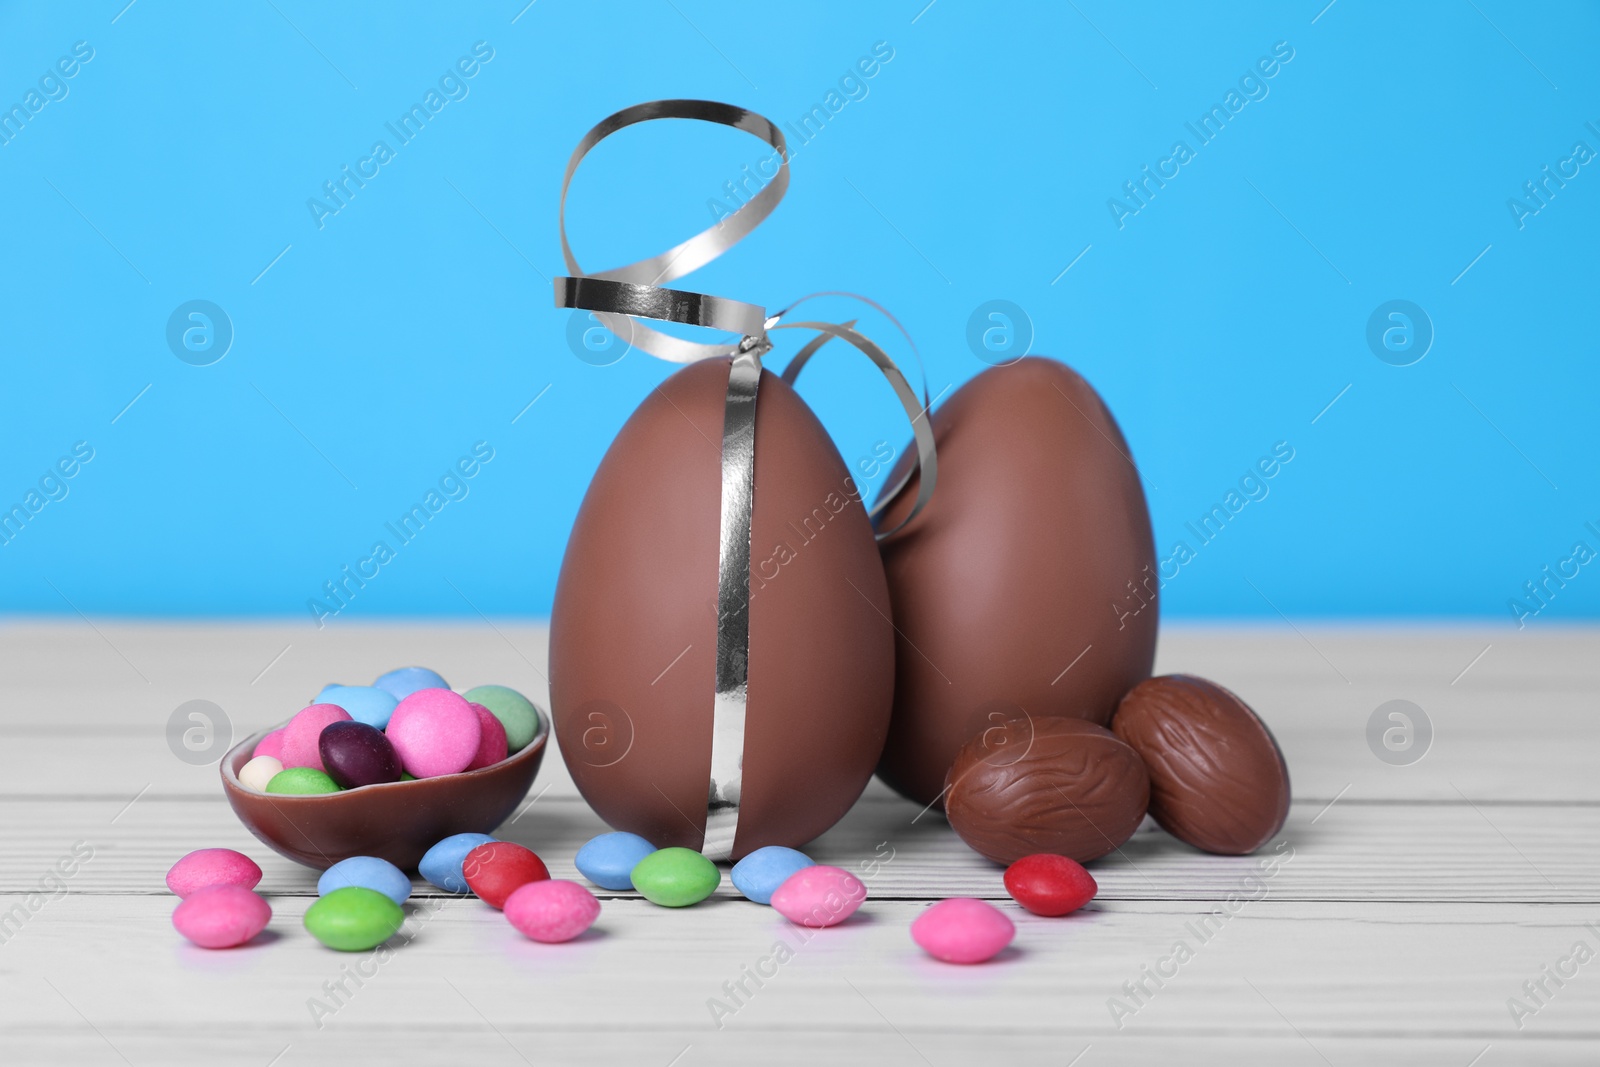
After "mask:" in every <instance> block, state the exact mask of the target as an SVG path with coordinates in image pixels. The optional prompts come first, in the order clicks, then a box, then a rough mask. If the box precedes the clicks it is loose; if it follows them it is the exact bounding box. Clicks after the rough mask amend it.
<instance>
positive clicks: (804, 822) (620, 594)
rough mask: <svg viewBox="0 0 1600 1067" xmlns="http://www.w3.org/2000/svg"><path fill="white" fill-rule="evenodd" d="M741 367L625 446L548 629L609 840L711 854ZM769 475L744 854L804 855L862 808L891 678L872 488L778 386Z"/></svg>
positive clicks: (705, 365) (557, 691)
mask: <svg viewBox="0 0 1600 1067" xmlns="http://www.w3.org/2000/svg"><path fill="white" fill-rule="evenodd" d="M729 366H730V361H729V360H728V359H711V360H705V361H702V362H699V363H694V364H691V365H689V366H687V367H685V368H684V369H682V370H680V371H678V372H677V373H676V374H674V375H673V376H672V377H671V378H669V379H667V380H666V381H665V382H663V383H662V384H661V385H660V386H659V387H657V388H656V389H655V390H654V391H653V392H652V393H651V394H650V396H649V397H647V398H646V399H645V401H644V403H643V404H641V405H640V406H639V409H638V410H637V411H636V412H634V414H633V415H632V417H630V418H629V419H628V421H627V423H626V424H624V425H623V427H622V429H621V430H620V431H619V432H618V434H617V437H616V440H615V441H613V442H612V444H611V447H610V449H609V450H608V451H607V452H606V455H605V458H604V459H603V460H602V461H601V463H600V467H599V469H598V470H597V471H596V472H595V476H594V480H593V482H592V483H591V484H590V486H589V491H588V493H587V495H586V496H585V497H584V501H583V506H582V507H581V508H580V509H579V512H578V516H577V519H576V521H575V522H574V524H573V528H572V535H571V538H570V540H569V541H568V543H567V551H566V556H565V558H564V559H563V560H562V563H561V574H560V579H559V581H558V583H557V586H556V593H555V603H554V606H553V610H552V612H551V619H550V704H551V713H552V718H553V722H554V725H555V731H556V737H557V739H558V741H559V742H560V744H561V754H562V756H563V757H564V758H565V759H566V762H567V767H568V768H569V769H570V771H571V772H572V778H573V780H574V781H575V782H576V783H577V786H578V789H579V790H580V791H581V792H582V794H583V796H584V799H585V800H587V801H588V802H589V804H590V806H592V807H593V808H594V810H595V811H596V812H597V813H598V814H599V815H600V817H601V818H603V819H604V820H605V821H606V822H607V823H609V824H610V825H611V826H612V827H614V828H616V829H618V830H626V831H628V832H630V833H635V834H638V835H640V836H642V837H644V838H645V839H647V840H649V841H652V842H654V843H655V844H656V845H657V846H659V847H661V848H663V849H667V848H672V847H686V848H692V849H696V850H699V849H701V848H703V847H705V846H706V835H705V828H706V822H707V797H708V786H709V783H710V778H711V750H712V724H713V708H714V704H715V700H716V655H717V636H718V625H719V620H718V608H717V604H718V599H717V597H718V589H717V581H718V547H719V540H720V525H719V516H720V514H721V506H722V489H723V485H722V429H723V414H724V410H725V408H726V406H727V393H728V375H729ZM754 477H755V491H754V506H753V512H752V530H751V538H750V553H751V566H750V599H749V602H748V605H749V656H748V660H747V663H748V670H749V684H748V690H747V701H746V706H745V713H744V739H743V745H742V749H741V751H742V753H743V776H742V783H741V785H740V787H739V809H738V829H737V834H736V836H735V837H734V841H733V845H732V849H731V858H733V859H736V860H737V859H740V858H742V857H743V856H745V855H746V854H748V853H750V852H752V851H754V850H755V849H757V848H760V847H762V846H764V845H787V846H790V847H795V846H799V845H803V844H805V843H806V842H808V841H810V840H811V839H812V838H814V837H817V836H818V835H820V834H821V833H823V832H824V831H825V830H827V829H828V828H829V827H831V826H832V825H833V824H834V823H835V822H837V821H838V820H839V818H840V817H841V816H843V815H844V813H845V812H846V811H848V810H849V808H850V806H851V805H852V804H853V803H854V802H855V800H856V798H857V797H858V796H860V795H861V791H862V789H863V788H864V787H865V786H866V783H867V781H868V780H869V779H870V778H871V776H872V771H873V767H874V766H875V765H876V763H877V760H878V755H879V753H880V752H881V751H882V748H883V740H884V736H885V734H886V732H887V730H888V724H889V708H890V702H891V700H892V697H893V693H892V688H893V684H894V629H893V627H892V625H891V623H890V621H889V619H890V612H889V601H888V590H887V588H886V586H885V584H884V577H883V565H882V563H881V562H880V560H879V558H878V551H877V547H876V544H875V543H874V541H873V533H872V528H871V525H870V523H869V522H868V520H867V514H866V509H865V508H864V507H863V505H862V503H861V500H860V490H859V488H858V487H857V486H856V484H855V482H854V480H853V479H852V478H851V476H850V473H849V471H848V469H847V468H846V467H845V465H844V462H843V460H842V459H841V458H840V456H839V453H838V450H837V449H836V448H835V447H834V445H833V442H832V441H831V440H830V439H829V437H828V435H827V432H826V431H825V430H824V429H823V427H822V424H821V422H820V421H818V419H817V417H816V415H815V414H813V413H812V411H811V409H810V408H809V407H807V406H806V404H805V402H804V401H803V400H801V399H800V396H799V395H798V394H797V393H796V392H795V391H794V390H793V389H792V388H790V387H789V386H788V385H787V384H785V383H784V382H783V380H782V379H780V378H778V377H776V376H774V375H772V374H771V373H766V372H764V373H763V374H762V375H761V380H760V385H759V389H758V393H757V397H756V409H755V475H754ZM1124 688H1126V687H1124Z"/></svg>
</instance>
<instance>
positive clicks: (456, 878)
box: [417, 834, 494, 893]
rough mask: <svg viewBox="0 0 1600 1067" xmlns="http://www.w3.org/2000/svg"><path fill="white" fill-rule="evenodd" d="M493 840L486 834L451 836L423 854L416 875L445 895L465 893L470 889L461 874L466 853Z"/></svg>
mask: <svg viewBox="0 0 1600 1067" xmlns="http://www.w3.org/2000/svg"><path fill="white" fill-rule="evenodd" d="M493 840H494V838H492V837H490V836H489V835H488V834H452V835H451V836H450V837H447V838H445V839H444V840H442V841H439V842H438V843H436V844H435V845H434V846H433V847H432V848H430V849H428V851H427V852H426V853H424V854H423V856H422V860H421V861H420V862H419V863H418V864H417V873H418V874H420V875H422V877H424V878H426V879H427V880H428V881H429V883H430V884H432V885H433V886H434V887H435V888H438V889H443V890H444V891H445V892H446V893H465V892H467V891H468V889H469V888H470V887H469V886H468V885H467V879H466V877H465V876H464V875H463V874H462V873H461V864H462V862H463V861H464V860H465V859H466V858H467V853H469V852H471V851H472V850H473V849H475V848H477V847H478V846H479V845H487V844H488V843H489V842H491V841H493Z"/></svg>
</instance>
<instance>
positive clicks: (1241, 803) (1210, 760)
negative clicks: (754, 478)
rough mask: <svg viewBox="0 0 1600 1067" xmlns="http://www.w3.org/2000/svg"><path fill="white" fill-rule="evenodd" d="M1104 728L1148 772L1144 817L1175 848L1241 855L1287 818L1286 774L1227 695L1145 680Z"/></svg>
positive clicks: (1263, 736) (1250, 717)
mask: <svg viewBox="0 0 1600 1067" xmlns="http://www.w3.org/2000/svg"><path fill="white" fill-rule="evenodd" d="M1111 726H1112V729H1113V730H1115V731H1116V734H1117V736H1118V737H1120V738H1122V739H1123V740H1124V741H1126V742H1127V743H1128V744H1129V745H1131V746H1133V749H1134V750H1135V751H1136V752H1138V753H1139V755H1140V757H1141V758H1142V759H1143V760H1144V763H1145V766H1146V767H1147V768H1148V769H1149V772H1150V815H1151V817H1152V818H1154V819H1155V820H1156V822H1158V823H1160V824H1161V826H1162V827H1163V828H1164V829H1165V830H1166V831H1167V832H1168V833H1170V834H1171V835H1172V836H1173V837H1176V838H1177V839H1178V840H1180V841H1184V842H1186V843H1188V844H1191V845H1193V846H1195V847H1196V848H1200V849H1204V850H1205V851H1207V852H1216V853H1220V854H1222V855H1224V856H1243V855H1246V854H1248V853H1251V852H1254V851H1255V850H1256V849H1258V848H1260V847H1261V846H1262V845H1264V844H1266V843H1267V842H1268V841H1270V840H1272V837H1273V835H1274V834H1276V833H1277V832H1278V831H1279V830H1280V829H1282V827H1283V821H1284V819H1285V818H1287V817H1288V814H1289V768H1288V766H1287V765H1286V764H1285V763H1284V761H1283V753H1282V752H1280V751H1279V749H1278V742H1277V741H1276V740H1275V739H1274V738H1273V736H1272V732H1271V731H1270V730H1268V729H1267V727H1266V724H1265V723H1263V722H1262V721H1261V720H1260V718H1258V717H1257V716H1256V713H1255V712H1253V711H1251V710H1250V708H1249V706H1248V705H1246V704H1245V702H1244V701H1242V700H1240V699H1239V698H1238V697H1237V696H1235V695H1234V694H1233V693H1231V692H1229V691H1228V690H1226V689H1224V688H1222V686H1220V685H1216V684H1215V683H1213V682H1208V681H1206V680H1205V679H1204V678H1195V677H1191V676H1189V675H1185V674H1169V675H1164V676H1162V677H1160V678H1151V679H1150V680H1148V681H1146V682H1143V683H1141V684H1139V685H1138V686H1136V687H1135V688H1134V689H1133V690H1132V691H1131V692H1129V693H1128V695H1127V696H1125V697H1123V698H1122V703H1121V704H1120V705H1119V706H1118V708H1117V714H1116V718H1114V719H1113V720H1112V722H1111Z"/></svg>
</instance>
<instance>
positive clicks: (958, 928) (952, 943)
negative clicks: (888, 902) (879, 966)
mask: <svg viewBox="0 0 1600 1067" xmlns="http://www.w3.org/2000/svg"><path fill="white" fill-rule="evenodd" d="M1016 932H1017V928H1016V927H1015V926H1013V925H1012V923H1011V920H1010V919H1008V918H1006V917H1005V915H1003V914H1002V913H1001V912H1000V909H998V908H996V907H995V906H994V905H992V904H987V903H985V902H983V901H981V900H972V899H970V898H968V897H955V898H953V899H950V900H941V901H939V903H937V904H935V905H934V906H933V907H931V908H929V909H928V910H927V911H925V912H923V913H922V914H921V915H919V916H917V918H916V921H915V922H913V923H912V924H911V940H913V941H915V942H916V943H917V944H918V945H920V946H921V947H922V948H923V950H924V951H926V952H927V953H928V955H930V956H932V957H933V958H934V959H939V960H944V961H945V962H946V963H982V962H983V961H984V960H987V959H992V958H993V957H994V955H995V954H996V953H998V952H999V951H1000V950H1001V949H1003V948H1005V947H1006V946H1007V945H1009V944H1011V939H1012V938H1013V937H1014V936H1016Z"/></svg>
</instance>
